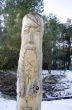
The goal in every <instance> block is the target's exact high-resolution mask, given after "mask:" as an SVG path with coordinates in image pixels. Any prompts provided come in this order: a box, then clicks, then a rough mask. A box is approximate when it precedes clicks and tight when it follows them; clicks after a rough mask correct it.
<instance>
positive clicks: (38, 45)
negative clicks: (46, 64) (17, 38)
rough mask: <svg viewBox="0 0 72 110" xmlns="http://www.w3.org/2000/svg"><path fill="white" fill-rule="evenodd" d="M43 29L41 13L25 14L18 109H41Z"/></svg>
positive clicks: (18, 82)
mask: <svg viewBox="0 0 72 110" xmlns="http://www.w3.org/2000/svg"><path fill="white" fill-rule="evenodd" d="M43 31H44V24H43V19H42V17H41V16H40V15H38V14H34V13H29V14H27V15H26V16H24V18H23V22H22V33H21V49H20V56H19V61H18V70H17V110H41V99H42V93H41V92H42V79H41V73H42V37H43Z"/></svg>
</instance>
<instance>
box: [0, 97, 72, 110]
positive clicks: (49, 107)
mask: <svg viewBox="0 0 72 110" xmlns="http://www.w3.org/2000/svg"><path fill="white" fill-rule="evenodd" d="M0 110H16V101H14V100H8V99H4V98H2V97H1V98H0ZM41 110H72V99H66V100H55V101H43V102H42V104H41Z"/></svg>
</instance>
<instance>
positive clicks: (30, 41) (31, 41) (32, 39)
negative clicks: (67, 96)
mask: <svg viewBox="0 0 72 110" xmlns="http://www.w3.org/2000/svg"><path fill="white" fill-rule="evenodd" d="M29 43H32V44H33V43H34V38H33V33H31V34H30V39H29Z"/></svg>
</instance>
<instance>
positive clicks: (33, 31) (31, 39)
mask: <svg viewBox="0 0 72 110" xmlns="http://www.w3.org/2000/svg"><path fill="white" fill-rule="evenodd" d="M42 25H43V20H42V19H41V18H40V17H39V16H34V15H32V14H28V15H26V16H25V17H24V18H23V23H22V34H21V37H22V43H23V44H36V45H37V46H40V44H41V43H40V41H41V42H42V33H43V26H42Z"/></svg>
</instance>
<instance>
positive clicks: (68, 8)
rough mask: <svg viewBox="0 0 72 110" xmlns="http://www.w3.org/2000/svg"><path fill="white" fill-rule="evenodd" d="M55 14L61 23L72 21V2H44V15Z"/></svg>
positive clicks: (58, 0)
mask: <svg viewBox="0 0 72 110" xmlns="http://www.w3.org/2000/svg"><path fill="white" fill-rule="evenodd" d="M49 13H53V14H54V15H56V16H57V18H58V19H59V21H60V22H63V23H65V22H66V21H67V18H70V19H72V0H44V14H46V15H49Z"/></svg>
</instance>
